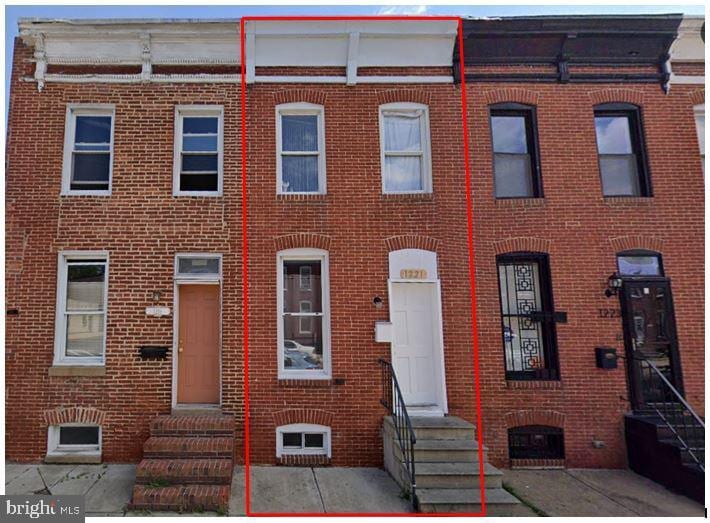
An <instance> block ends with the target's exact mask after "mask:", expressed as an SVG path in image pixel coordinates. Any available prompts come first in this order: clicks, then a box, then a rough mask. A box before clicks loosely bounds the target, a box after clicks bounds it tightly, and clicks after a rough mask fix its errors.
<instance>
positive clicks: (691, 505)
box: [503, 469, 705, 517]
mask: <svg viewBox="0 0 710 523" xmlns="http://www.w3.org/2000/svg"><path fill="white" fill-rule="evenodd" d="M504 472H505V476H504V477H503V484H504V486H505V487H506V488H508V490H509V491H511V492H512V493H513V494H514V495H515V496H517V497H518V498H519V499H521V500H522V501H523V502H524V503H526V504H527V505H528V506H530V507H532V508H533V510H537V511H538V514H540V515H547V516H578V517H579V516H598V517H604V516H701V517H704V515H705V509H704V507H703V506H702V505H700V504H699V503H696V502H695V501H693V500H691V499H689V498H686V497H685V496H681V495H679V494H674V493H673V492H671V491H670V490H668V489H666V488H665V487H663V486H661V485H659V484H658V483H654V482H653V481H651V480H650V479H646V478H644V477H643V476H639V475H638V474H635V473H634V472H631V471H630V470H606V469H603V470H597V469H567V470H506V471H504Z"/></svg>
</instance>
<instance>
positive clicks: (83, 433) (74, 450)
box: [47, 423, 101, 458]
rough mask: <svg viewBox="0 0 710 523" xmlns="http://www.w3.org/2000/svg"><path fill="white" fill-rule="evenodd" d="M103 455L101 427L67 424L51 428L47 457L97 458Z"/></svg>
mask: <svg viewBox="0 0 710 523" xmlns="http://www.w3.org/2000/svg"><path fill="white" fill-rule="evenodd" d="M100 454H101V427H99V426H98V425H84V424H73V423H72V424H66V425H52V426H50V427H49V433H48V442H47V456H49V457H58V456H76V457H82V456H84V457H87V458H91V457H96V456H97V455H100Z"/></svg>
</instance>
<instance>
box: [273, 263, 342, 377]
mask: <svg viewBox="0 0 710 523" xmlns="http://www.w3.org/2000/svg"><path fill="white" fill-rule="evenodd" d="M304 268H307V269H308V270H307V271H304ZM305 273H308V274H309V276H308V277H309V282H308V285H303V283H304V281H303V275H304V274H305ZM277 276H278V293H277V297H278V299H277V301H278V303H277V307H278V325H277V339H278V350H279V352H278V364H279V377H280V378H282V379H290V378H314V379H325V378H328V377H329V376H330V311H329V301H328V257H327V253H326V252H325V251H321V250H317V249H292V250H287V251H282V252H280V253H279V255H278V275H277Z"/></svg>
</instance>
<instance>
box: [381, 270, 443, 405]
mask: <svg viewBox="0 0 710 523" xmlns="http://www.w3.org/2000/svg"><path fill="white" fill-rule="evenodd" d="M391 289H392V296H391V299H390V306H391V310H390V314H391V321H392V324H393V329H394V340H393V342H392V363H393V366H394V370H395V373H396V375H397V379H398V381H399V386H400V389H401V390H402V395H403V396H404V402H405V404H406V405H407V406H408V407H414V408H415V409H424V410H440V409H441V408H443V398H442V395H443V392H442V390H441V389H442V387H441V369H442V366H443V353H442V347H441V333H440V318H439V315H440V305H439V295H438V287H437V284H436V283H413V282H406V283H404V282H403V283H396V282H392V287H391ZM410 410H411V409H410Z"/></svg>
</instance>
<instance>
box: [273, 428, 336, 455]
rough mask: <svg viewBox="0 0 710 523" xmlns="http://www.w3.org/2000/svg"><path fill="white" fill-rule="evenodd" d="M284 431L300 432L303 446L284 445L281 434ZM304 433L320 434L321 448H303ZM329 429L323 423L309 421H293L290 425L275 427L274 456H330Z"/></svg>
mask: <svg viewBox="0 0 710 523" xmlns="http://www.w3.org/2000/svg"><path fill="white" fill-rule="evenodd" d="M286 432H300V433H301V441H302V442H303V446H302V447H301V448H291V447H284V445H283V434H284V433H286ZM305 434H322V435H323V447H322V448H305V438H304V435H305ZM330 436H331V430H330V427H327V426H325V425H315V424H309V423H294V424H292V425H282V426H280V427H276V457H277V458H280V457H282V456H293V455H296V456H328V457H329V458H330V457H331V443H330Z"/></svg>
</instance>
